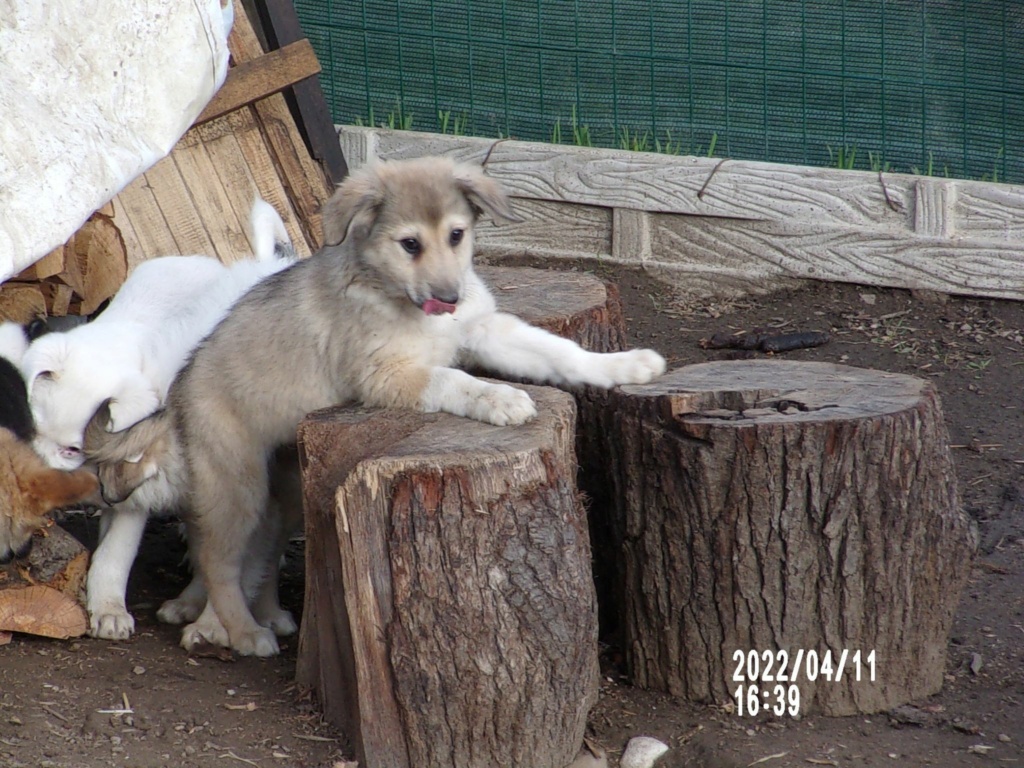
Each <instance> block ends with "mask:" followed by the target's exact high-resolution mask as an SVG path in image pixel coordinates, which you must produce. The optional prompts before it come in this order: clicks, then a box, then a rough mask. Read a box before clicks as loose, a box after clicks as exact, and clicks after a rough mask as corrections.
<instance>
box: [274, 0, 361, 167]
mask: <svg viewBox="0 0 1024 768" xmlns="http://www.w3.org/2000/svg"><path fill="white" fill-rule="evenodd" d="M257 10H258V11H259V14H260V24H261V26H262V28H263V32H264V34H265V35H266V37H267V42H268V44H269V45H270V47H271V48H277V47H280V46H285V45H288V44H289V43H292V42H295V41H296V40H300V39H302V38H303V37H304V35H303V32H302V27H301V25H300V24H299V17H298V14H296V12H295V6H294V4H293V3H292V0H264V2H262V3H257ZM288 102H289V108H290V109H291V112H292V114H293V115H294V116H295V121H296V123H297V126H298V130H299V133H300V135H301V136H302V138H303V143H304V144H305V146H306V148H307V151H308V152H309V153H310V154H311V155H312V157H313V158H315V160H316V161H317V162H318V163H319V165H320V167H321V168H322V170H323V172H324V173H325V174H326V177H327V181H328V182H329V183H330V185H331V187H333V186H335V185H337V184H340V183H341V181H342V179H344V178H345V177H346V176H347V175H348V164H347V163H346V162H345V157H344V155H342V153H341V147H340V146H339V144H338V133H337V130H336V129H335V127H334V121H333V120H332V118H331V113H330V110H329V109H328V107H327V101H326V99H325V98H324V93H323V89H322V88H321V86H320V78H319V77H316V76H314V77H310V78H308V79H306V80H303V81H302V82H300V83H296V84H295V86H294V87H292V89H291V97H290V98H289V100H288Z"/></svg>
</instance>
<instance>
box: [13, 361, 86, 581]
mask: <svg viewBox="0 0 1024 768" xmlns="http://www.w3.org/2000/svg"><path fill="white" fill-rule="evenodd" d="M34 432H35V429H34V425H33V423H32V414H31V411H30V410H29V406H28V396H27V394H26V389H25V382H24V380H23V379H22V378H21V374H19V373H18V370H17V368H15V367H14V365H13V364H12V363H11V362H10V361H8V360H7V359H5V358H0V563H6V562H8V561H10V560H11V558H13V557H21V556H24V555H25V554H27V553H28V550H29V548H30V547H31V546H32V533H33V532H34V531H36V530H37V529H39V528H42V527H44V526H46V525H48V524H49V518H48V517H47V515H49V514H50V513H51V512H53V511H54V510H55V509H60V508H61V507H67V506H70V505H72V504H76V503H79V502H84V503H88V504H91V505H95V504H98V503H99V501H100V499H99V482H98V481H97V479H96V476H95V475H94V474H92V473H91V472H88V471H86V470H76V471H74V472H64V471H62V470H59V469H52V468H50V467H48V466H47V465H46V462H44V461H43V460H42V458H41V457H40V456H39V455H38V454H37V453H36V452H35V451H34V450H33V449H32V437H33V435H34Z"/></svg>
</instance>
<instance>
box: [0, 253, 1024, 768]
mask: <svg viewBox="0 0 1024 768" xmlns="http://www.w3.org/2000/svg"><path fill="white" fill-rule="evenodd" d="M602 276H603V277H605V278H607V279H612V280H614V281H616V282H617V283H618V284H619V287H620V290H621V291H622V295H623V300H624V304H625V307H626V313H627V318H628V324H629V328H630V335H631V339H632V343H633V344H634V345H638V346H639V345H643V346H651V347H654V348H656V349H658V350H660V351H662V352H663V353H664V354H665V355H666V356H667V357H668V358H669V360H670V365H672V366H678V365H684V364H688V363H695V362H702V361H706V360H710V359H716V358H719V357H722V356H723V355H726V354H730V353H723V352H712V351H705V350H703V349H701V347H700V346H699V344H698V342H699V340H700V339H701V338H704V337H708V336H710V335H711V334H713V333H718V332H723V331H737V330H753V329H755V328H764V329H776V328H777V329H782V330H826V331H829V332H830V333H831V334H832V341H831V342H830V343H829V344H827V345H825V346H822V347H819V348H816V349H812V350H802V351H798V352H793V353H787V356H788V357H790V358H792V359H796V360H821V361H827V362H837V363H845V364H849V365H857V366H862V367H869V368H878V369H883V370H890V371H898V372H902V373H910V374H914V375H917V376H922V377H927V378H929V379H931V380H933V381H934V382H935V384H936V386H937V387H938V389H939V391H940V393H941V395H942V398H943V404H944V407H945V413H946V417H947V420H948V424H949V429H950V437H951V440H952V442H953V444H954V445H957V446H963V447H958V448H956V449H954V455H955V459H956V462H957V472H958V475H959V479H960V487H961V492H962V495H963V499H964V503H965V505H966V507H967V509H968V510H969V512H970V514H971V516H972V517H973V518H974V519H975V520H976V521H977V524H978V529H979V536H980V542H981V544H980V549H979V552H978V554H977V557H976V559H975V562H974V568H973V571H972V575H971V578H970V581H969V584H968V586H967V588H966V590H965V592H964V594H963V596H962V599H961V603H960V608H959V611H958V613H957V617H956V621H955V625H954V628H953V632H952V637H951V638H950V642H949V650H948V661H947V666H946V685H945V687H944V689H943V691H942V692H941V693H940V694H939V695H937V696H934V697H932V698H930V699H928V700H926V701H917V702H912V706H910V707H907V708H903V709H901V710H899V711H898V712H895V713H889V714H880V715H873V716H870V717H850V718H836V719H829V718H821V717H813V716H808V717H803V718H800V719H794V718H775V717H765V716H761V717H758V718H755V719H750V718H740V717H738V716H737V715H736V714H735V713H734V711H733V710H732V709H731V708H730V707H729V706H716V707H707V706H692V705H686V704H681V703H678V702H674V701H672V700H671V699H669V698H668V697H665V696H662V695H659V694H654V693H648V692H643V691H638V690H635V689H633V688H631V687H630V686H629V685H628V684H627V683H626V681H625V677H624V670H623V669H622V668H621V666H620V665H619V664H618V659H619V658H620V654H618V653H617V649H615V648H613V647H605V648H604V649H603V650H604V653H603V658H604V660H605V663H604V673H603V682H602V696H601V700H600V703H599V704H598V706H597V707H596V709H595V710H594V712H593V714H592V717H591V737H592V741H593V742H594V743H595V744H600V745H602V746H603V747H604V748H605V749H607V751H608V755H609V758H610V763H611V765H612V766H613V768H614V766H615V765H617V763H618V755H619V754H620V753H621V750H622V748H623V746H624V745H625V743H626V741H627V740H628V739H629V738H630V737H631V736H635V735H639V734H644V735H651V736H656V737H658V738H660V739H662V740H663V741H665V742H666V743H668V744H669V745H671V746H672V747H673V750H672V751H671V752H670V753H669V754H668V755H667V756H666V758H664V759H663V760H662V761H661V762H660V763H659V766H664V767H665V768H669V766H684V765H692V766H737V767H738V766H751V765H757V766H765V768H781V767H782V766H808V765H832V766H892V765H908V766H925V765H932V766H968V765H969V766H975V765H979V764H1008V765H1014V764H1024V439H1022V437H1021V435H1022V431H1024V429H1022V428H1024V402H1022V398H1021V381H1022V373H1024V344H1022V342H1024V338H1022V334H1024V305H1021V304H1016V303H1012V302H1000V301H990V300H973V299H960V298H947V297H945V296H937V295H931V294H921V295H911V293H909V292H907V291H900V290H881V289H873V288H865V287H859V286H840V285H826V284H809V285H807V286H806V287H805V288H802V289H800V290H796V291H787V292H782V293H777V294H774V295H770V296H766V297H760V298H757V299H752V300H747V301H744V302H740V303H733V304H724V303H703V304H686V303H682V302H679V301H676V300H674V299H673V297H672V296H671V295H670V294H669V293H668V292H667V291H666V290H665V289H664V288H663V287H661V285H660V284H659V283H657V282H655V281H653V280H651V279H650V278H649V277H647V276H645V275H643V274H641V273H637V272H630V271H624V270H615V271H607V272H604V273H602ZM732 354H735V353H732ZM66 525H67V526H68V528H69V529H70V530H72V532H73V533H75V534H76V535H78V536H79V537H80V538H82V539H83V540H84V541H85V542H86V543H87V544H90V545H93V544H94V543H95V534H96V530H95V528H96V526H95V522H94V521H91V520H87V519H85V518H84V517H82V516H72V517H70V518H69V519H68V520H67V521H66ZM295 549H296V551H295V552H293V553H292V554H293V557H291V559H290V563H291V565H290V566H289V568H288V569H286V572H285V574H284V582H283V593H284V601H285V603H286V605H287V606H288V607H289V608H291V609H292V610H293V611H295V612H296V613H297V614H298V613H299V612H300V611H301V601H302V569H301V546H300V545H296V548H295ZM183 554H184V546H183V545H182V544H181V542H180V541H179V540H178V538H177V534H176V527H175V525H174V524H173V523H171V522H154V523H153V524H151V526H150V529H149V531H148V533H147V536H146V540H145V542H144V543H143V548H142V552H141V555H140V559H139V561H138V562H137V564H136V568H135V571H134V572H133V577H132V582H131V585H130V590H129V604H130V607H131V610H132V611H133V613H134V614H135V617H136V621H137V626H138V634H137V635H136V636H135V637H134V638H132V640H130V641H128V642H123V643H109V642H105V641H100V640H93V639H90V638H81V639H78V640H75V641H72V642H55V641H47V640H38V639H32V638H26V637H21V636H16V637H15V639H14V641H13V642H12V643H11V644H9V645H8V646H6V647H4V648H0V765H3V766H10V767H11V768H20V767H21V766H25V767H30V768H80V767H81V766H140V767H145V766H166V765H180V766H184V767H186V768H191V767H192V766H207V767H208V766H225V767H226V766H232V765H234V766H241V765H250V766H261V767H265V766H282V767H285V766H302V767H303V768H333V767H334V766H336V765H337V764H339V763H341V762H342V761H343V760H344V759H345V758H346V756H347V755H350V750H349V748H348V745H347V744H346V742H345V739H344V736H343V735H342V734H339V733H337V732H336V731H335V730H334V729H332V728H331V727H330V726H328V725H326V724H324V723H323V722H322V721H321V720H320V718H319V716H318V714H317V711H316V708H315V702H313V701H311V700H310V698H309V696H308V695H307V694H305V692H303V691H301V690H299V689H298V688H297V687H296V686H295V685H294V683H293V682H292V677H293V672H294V666H295V642H294V641H293V642H287V643H285V646H284V649H283V653H282V655H281V656H280V657H278V658H276V659H272V660H262V661H260V660H254V659H234V660H224V659H223V658H214V657H190V656H188V655H187V654H186V653H185V652H184V651H182V650H181V649H180V648H178V646H177V636H178V631H177V630H176V629H175V628H172V627H165V626H163V625H160V624H159V623H157V621H156V619H155V611H156V608H157V607H158V606H159V603H160V601H162V600H164V599H166V598H168V597H171V596H173V595H174V594H175V593H176V591H177V590H179V589H180V588H181V587H182V586H184V582H185V579H186V576H187V574H186V570H185V568H184V566H183V565H182V564H181V559H182V556H183ZM372 768H387V767H386V766H380V767H376V766H374V767H372ZM424 768H429V767H426V766H425V767H424Z"/></svg>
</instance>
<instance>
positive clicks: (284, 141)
mask: <svg viewBox="0 0 1024 768" xmlns="http://www.w3.org/2000/svg"><path fill="white" fill-rule="evenodd" d="M252 108H253V109H255V110H256V112H257V114H258V115H259V117H260V119H261V121H262V124H263V135H264V137H265V139H266V140H267V143H268V144H269V145H270V148H271V150H272V152H273V157H274V161H275V164H276V167H277V173H278V175H279V176H280V178H281V181H282V182H283V183H284V184H285V186H286V187H287V189H288V192H289V198H290V199H291V201H292V203H293V204H294V205H295V209H296V211H297V212H298V214H299V218H300V219H301V220H302V222H303V223H304V225H305V226H304V228H303V231H304V235H305V238H306V241H307V242H308V243H309V244H310V247H311V248H312V249H313V250H318V249H319V248H320V242H321V239H322V227H321V218H320V208H321V207H322V206H323V204H324V202H325V201H326V200H327V198H328V197H329V196H330V193H331V191H332V188H331V187H330V186H329V185H328V183H327V180H326V178H325V177H324V174H323V170H322V169H321V168H320V167H319V166H318V165H317V164H316V163H315V162H313V159H312V158H311V157H310V156H309V152H308V151H307V149H306V146H305V144H303V143H302V139H301V137H299V135H298V131H297V129H296V127H295V123H294V122H293V121H292V119H291V114H290V113H289V112H288V107H287V105H286V104H285V103H284V99H283V98H282V97H281V95H280V94H278V95H277V96H272V97H271V98H269V99H264V100H263V101H261V102H259V103H257V104H254V105H253V106H252Z"/></svg>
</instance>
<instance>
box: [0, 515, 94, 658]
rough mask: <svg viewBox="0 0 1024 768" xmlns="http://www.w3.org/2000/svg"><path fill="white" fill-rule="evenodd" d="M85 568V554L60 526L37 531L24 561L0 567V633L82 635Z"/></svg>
mask: <svg viewBox="0 0 1024 768" xmlns="http://www.w3.org/2000/svg"><path fill="white" fill-rule="evenodd" d="M88 569H89V552H88V550H87V549H86V548H85V547H84V546H83V545H82V544H81V543H80V542H79V541H78V540H77V539H76V538H75V537H74V536H72V535H71V534H70V533H67V532H66V531H65V530H64V529H63V528H61V527H60V526H57V525H53V526H51V527H49V528H46V529H44V530H43V531H42V532H40V533H37V534H36V536H35V541H34V542H33V546H32V551H31V552H30V553H29V555H28V557H26V558H24V559H22V560H16V561H14V562H12V563H9V564H8V565H5V566H0V633H2V632H23V633H26V634H30V635H41V636H43V637H53V638H59V639H66V638H69V637H81V636H82V635H84V634H85V633H86V630H87V629H88V628H89V621H88V616H87V614H86V611H85V608H84V607H82V598H83V597H84V590H85V575H86V572H87V571H88Z"/></svg>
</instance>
